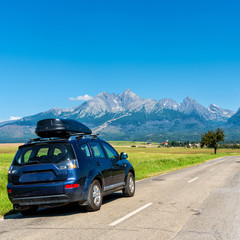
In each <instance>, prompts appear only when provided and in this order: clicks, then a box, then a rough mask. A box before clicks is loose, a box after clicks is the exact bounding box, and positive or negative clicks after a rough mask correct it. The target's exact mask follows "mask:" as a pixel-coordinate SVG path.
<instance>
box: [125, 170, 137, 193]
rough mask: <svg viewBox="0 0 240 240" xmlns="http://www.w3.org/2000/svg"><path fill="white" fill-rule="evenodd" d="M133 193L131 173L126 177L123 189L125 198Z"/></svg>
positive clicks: (133, 179)
mask: <svg viewBox="0 0 240 240" xmlns="http://www.w3.org/2000/svg"><path fill="white" fill-rule="evenodd" d="M134 193H135V178H134V176H133V174H132V173H131V172H129V173H128V175H127V180H126V186H125V188H124V189H123V195H124V196H125V197H132V196H133V195H134Z"/></svg>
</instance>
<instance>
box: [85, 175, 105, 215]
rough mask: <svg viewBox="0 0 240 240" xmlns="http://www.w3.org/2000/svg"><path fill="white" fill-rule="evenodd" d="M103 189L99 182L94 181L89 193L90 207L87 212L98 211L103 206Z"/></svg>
mask: <svg viewBox="0 0 240 240" xmlns="http://www.w3.org/2000/svg"><path fill="white" fill-rule="evenodd" d="M102 198H103V195H102V188H101V185H100V183H99V181H98V180H94V181H93V182H92V184H91V187H90V191H89V193H88V205H87V206H86V209H87V211H90V212H92V211H97V210H99V209H100V208H101V205H102Z"/></svg>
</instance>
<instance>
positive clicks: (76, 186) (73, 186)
mask: <svg viewBox="0 0 240 240" xmlns="http://www.w3.org/2000/svg"><path fill="white" fill-rule="evenodd" d="M78 187H79V184H78V183H75V184H67V185H65V188H66V189H70V188H78Z"/></svg>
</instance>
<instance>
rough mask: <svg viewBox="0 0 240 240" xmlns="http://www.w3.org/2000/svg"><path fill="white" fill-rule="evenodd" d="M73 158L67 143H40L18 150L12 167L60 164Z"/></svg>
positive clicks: (71, 150)
mask: <svg viewBox="0 0 240 240" xmlns="http://www.w3.org/2000/svg"><path fill="white" fill-rule="evenodd" d="M75 158H76V157H75V155H74V152H73V149H72V146H71V145H70V144H69V143H41V144H35V145H32V146H26V147H24V146H23V147H22V148H20V149H19V150H18V152H17V154H16V157H15V161H14V165H27V164H39V163H40V164H41V163H60V162H63V161H66V160H71V159H75Z"/></svg>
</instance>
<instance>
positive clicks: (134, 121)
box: [0, 89, 240, 142]
mask: <svg viewBox="0 0 240 240" xmlns="http://www.w3.org/2000/svg"><path fill="white" fill-rule="evenodd" d="M45 118H71V119H75V120H78V121H80V122H82V123H84V124H86V125H87V126H89V127H90V128H91V129H92V130H93V132H95V133H99V134H100V136H101V137H102V138H105V139H106V140H144V141H164V140H167V139H169V140H177V141H178V140H179V141H180V140H196V141H198V140H200V134H201V133H204V132H206V131H208V130H210V129H215V128H217V127H221V128H223V129H224V130H225V132H226V134H227V140H228V141H237V140H240V138H239V133H240V109H239V110H238V111H237V112H234V111H232V110H228V109H223V108H221V107H219V106H217V105H215V104H211V105H210V106H209V107H208V108H206V107H204V106H202V105H201V104H199V103H198V102H197V101H195V100H194V99H192V98H190V97H186V98H184V99H183V102H182V103H177V102H176V101H175V100H173V99H171V98H163V99H161V100H159V101H157V100H154V99H151V98H149V99H144V98H141V97H140V96H138V95H136V94H135V93H133V92H132V91H131V90H130V89H127V90H126V91H124V92H123V93H121V94H114V93H108V92H102V93H99V94H98V95H97V96H95V97H93V98H92V99H91V100H89V101H86V102H84V103H82V104H81V105H79V106H76V107H74V108H71V109H58V108H52V109H50V110H48V111H46V112H41V113H38V114H36V115H32V116H27V117H24V118H22V119H20V120H16V121H7V122H1V123H0V142H23V141H26V140H27V139H28V138H31V137H36V135H35V134H34V130H35V125H36V123H37V121H39V120H41V119H45Z"/></svg>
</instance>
